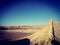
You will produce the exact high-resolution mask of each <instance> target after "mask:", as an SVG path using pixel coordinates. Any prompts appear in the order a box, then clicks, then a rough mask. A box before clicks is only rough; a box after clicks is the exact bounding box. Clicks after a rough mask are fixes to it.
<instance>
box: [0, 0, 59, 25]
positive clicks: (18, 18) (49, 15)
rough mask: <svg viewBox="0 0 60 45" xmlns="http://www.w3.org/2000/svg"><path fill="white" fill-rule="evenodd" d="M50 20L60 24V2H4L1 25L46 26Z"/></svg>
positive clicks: (0, 18) (0, 16) (2, 4)
mask: <svg viewBox="0 0 60 45" xmlns="http://www.w3.org/2000/svg"><path fill="white" fill-rule="evenodd" d="M50 19H54V20H56V21H59V22H60V3H59V1H34V0H33V1H32V0H31V1H27V0H26V1H24V0H23V1H21V0H20V1H19V0H18V1H17V0H15V1H12V0H11V1H3V2H2V3H1V15H0V20H1V22H0V25H2V26H20V25H44V24H46V23H47V22H48V21H49V20H50Z"/></svg>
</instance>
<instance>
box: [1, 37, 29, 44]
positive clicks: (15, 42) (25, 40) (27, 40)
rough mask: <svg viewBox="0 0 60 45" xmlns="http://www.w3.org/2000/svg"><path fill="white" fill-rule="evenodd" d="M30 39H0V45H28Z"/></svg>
mask: <svg viewBox="0 0 60 45" xmlns="http://www.w3.org/2000/svg"><path fill="white" fill-rule="evenodd" d="M29 44H30V40H29V39H28V38H25V39H22V40H17V41H4V40H0V45H29Z"/></svg>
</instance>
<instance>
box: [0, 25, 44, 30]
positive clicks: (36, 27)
mask: <svg viewBox="0 0 60 45" xmlns="http://www.w3.org/2000/svg"><path fill="white" fill-rule="evenodd" d="M42 27H43V26H0V30H16V29H42Z"/></svg>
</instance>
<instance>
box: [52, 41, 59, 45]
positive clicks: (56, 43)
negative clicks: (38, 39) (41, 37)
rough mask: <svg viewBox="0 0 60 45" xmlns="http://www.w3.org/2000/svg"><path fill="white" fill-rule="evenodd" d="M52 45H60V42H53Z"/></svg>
mask: <svg viewBox="0 0 60 45" xmlns="http://www.w3.org/2000/svg"><path fill="white" fill-rule="evenodd" d="M51 43H52V44H53V45H60V42H58V41H57V40H52V41H51Z"/></svg>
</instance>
